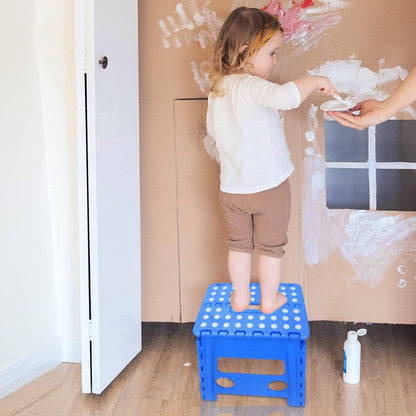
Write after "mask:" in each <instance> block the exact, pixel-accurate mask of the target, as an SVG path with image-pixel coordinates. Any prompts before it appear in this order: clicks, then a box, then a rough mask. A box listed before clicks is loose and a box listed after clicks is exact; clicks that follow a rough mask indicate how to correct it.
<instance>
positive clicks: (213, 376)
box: [193, 283, 309, 406]
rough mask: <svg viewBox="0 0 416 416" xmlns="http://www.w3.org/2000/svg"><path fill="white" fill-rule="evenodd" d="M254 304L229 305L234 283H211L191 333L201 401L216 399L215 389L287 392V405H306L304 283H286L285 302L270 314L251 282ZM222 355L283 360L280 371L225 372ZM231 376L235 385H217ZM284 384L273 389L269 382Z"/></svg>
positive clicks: (283, 286) (248, 392)
mask: <svg viewBox="0 0 416 416" xmlns="http://www.w3.org/2000/svg"><path fill="white" fill-rule="evenodd" d="M250 288H251V294H252V299H251V303H250V308H248V309H246V310H245V311H244V312H234V311H233V310H232V309H231V306H230V294H231V293H232V291H233V288H232V285H231V283H214V284H212V285H210V286H209V287H208V290H207V292H206V295H205V297H204V300H203V302H202V305H201V309H200V311H199V313H198V317H197V320H196V322H195V325H194V328H193V333H194V335H195V336H196V337H197V339H196V344H197V352H198V363H199V378H200V386H201V397H202V399H203V400H216V399H217V394H237V395H247V396H266V397H284V398H286V399H287V403H288V405H289V406H304V405H305V366H306V339H307V338H308V337H309V324H308V318H307V314H306V310H305V304H304V300H303V293H302V288H301V287H300V286H299V285H298V284H294V283H282V284H281V285H280V287H279V291H280V292H282V293H283V294H285V295H286V297H287V303H286V304H285V305H284V306H283V307H281V308H279V309H278V310H277V311H275V312H274V313H271V314H263V313H262V312H261V311H260V310H259V309H258V308H257V309H255V305H259V303H260V286H259V284H258V283H252V284H251V285H250ZM219 358H239V359H266V360H281V361H283V363H284V367H285V372H284V374H281V375H268V374H243V373H226V372H222V371H220V370H219V369H218V359H219ZM223 378H226V379H229V380H231V381H232V384H233V385H232V386H231V387H225V386H221V385H220V384H218V381H219V380H220V379H223ZM274 382H283V383H285V384H286V387H285V388H283V389H282V390H274V389H272V388H270V387H269V385H271V383H274Z"/></svg>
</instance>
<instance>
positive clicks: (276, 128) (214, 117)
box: [207, 74, 301, 194]
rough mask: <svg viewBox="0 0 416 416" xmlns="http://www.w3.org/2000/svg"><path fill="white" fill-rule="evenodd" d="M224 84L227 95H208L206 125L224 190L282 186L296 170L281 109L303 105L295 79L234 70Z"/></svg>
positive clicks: (243, 191)
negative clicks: (267, 77) (271, 78)
mask: <svg viewBox="0 0 416 416" xmlns="http://www.w3.org/2000/svg"><path fill="white" fill-rule="evenodd" d="M220 89H221V90H222V91H224V92H225V94H224V95H223V96H222V97H213V96H212V94H210V95H209V97H208V111H207V130H208V134H209V135H211V136H213V137H214V139H215V142H216V147H217V150H218V153H219V159H220V165H221V191H223V192H227V193H233V194H250V193H255V192H261V191H264V190H266V189H270V188H274V187H275V186H278V185H279V184H281V183H282V182H283V181H284V180H286V179H287V178H288V177H289V176H290V174H291V173H292V172H293V170H294V166H293V164H292V161H291V159H290V154H289V149H288V147H287V144H286V139H285V134H284V130H283V125H282V122H281V120H280V115H279V113H278V110H290V109H292V108H296V107H298V106H299V105H300V103H301V99H300V94H299V90H298V88H297V86H296V84H295V83H294V82H288V83H287V84H284V85H278V84H275V83H273V82H270V81H267V80H264V79H262V78H259V77H257V76H253V75H249V74H234V75H228V76H225V77H224V78H223V79H222V80H221V84H220Z"/></svg>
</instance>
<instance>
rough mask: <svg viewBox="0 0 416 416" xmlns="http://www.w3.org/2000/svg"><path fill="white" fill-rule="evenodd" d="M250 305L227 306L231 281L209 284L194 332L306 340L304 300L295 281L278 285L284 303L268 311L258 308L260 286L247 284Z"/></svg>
mask: <svg viewBox="0 0 416 416" xmlns="http://www.w3.org/2000/svg"><path fill="white" fill-rule="evenodd" d="M250 291H251V299H252V300H251V304H250V307H249V308H248V309H246V310H245V311H243V312H238V313H237V312H234V311H233V310H232V308H231V305H230V295H231V293H232V292H233V288H232V285H231V283H221V284H220V283H217V284H214V285H211V287H210V288H208V290H207V294H206V296H205V298H204V301H203V303H202V306H201V310H200V312H199V315H198V318H197V321H196V323H195V328H194V331H197V328H198V327H199V331H201V334H202V333H203V331H209V333H210V334H212V335H214V334H216V333H218V334H233V333H234V332H235V333H236V334H240V335H256V336H278V337H282V338H288V337H296V338H301V339H306V338H307V337H308V336H309V325H308V322H307V315H306V310H305V305H304V301H303V295H302V289H301V287H300V286H299V285H297V284H292V283H289V284H287V283H286V284H281V285H280V287H279V291H280V292H282V293H283V292H285V293H286V297H287V303H286V304H285V305H283V307H281V308H279V309H278V310H277V311H275V312H273V313H271V314H264V313H262V312H261V310H260V308H259V303H260V285H259V284H258V283H252V284H251V285H250Z"/></svg>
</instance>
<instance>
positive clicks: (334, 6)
mask: <svg viewBox="0 0 416 416" xmlns="http://www.w3.org/2000/svg"><path fill="white" fill-rule="evenodd" d="M320 3H323V4H321V5H319V6H315V7H309V8H307V9H306V10H305V13H307V14H316V13H330V12H333V11H335V10H339V9H345V8H347V7H349V6H350V5H351V2H347V1H344V0H320Z"/></svg>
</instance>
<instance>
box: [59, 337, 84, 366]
mask: <svg viewBox="0 0 416 416" xmlns="http://www.w3.org/2000/svg"><path fill="white" fill-rule="evenodd" d="M62 361H63V362H64V363H80V362H81V340H80V339H75V338H62Z"/></svg>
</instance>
